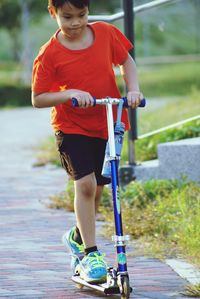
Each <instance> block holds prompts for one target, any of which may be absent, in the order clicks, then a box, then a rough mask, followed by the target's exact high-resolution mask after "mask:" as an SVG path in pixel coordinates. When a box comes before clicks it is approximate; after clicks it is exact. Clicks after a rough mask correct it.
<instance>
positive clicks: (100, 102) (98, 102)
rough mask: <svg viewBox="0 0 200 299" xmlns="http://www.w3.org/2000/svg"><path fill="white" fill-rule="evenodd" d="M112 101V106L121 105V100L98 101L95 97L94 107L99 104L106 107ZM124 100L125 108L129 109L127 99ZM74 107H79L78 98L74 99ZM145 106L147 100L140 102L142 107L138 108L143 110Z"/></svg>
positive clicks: (107, 99)
mask: <svg viewBox="0 0 200 299" xmlns="http://www.w3.org/2000/svg"><path fill="white" fill-rule="evenodd" d="M110 100H111V101H112V104H115V105H117V104H119V101H120V100H121V99H112V98H105V99H96V98H95V97H93V106H96V105H97V104H100V105H105V104H107V103H108V102H109V101H110ZM122 100H123V101H124V104H123V107H124V108H128V107H129V106H128V101H127V98H126V97H123V98H122ZM72 106H73V107H79V103H78V100H77V99H76V98H72ZM145 106H146V99H145V98H144V99H142V100H141V101H140V105H139V106H138V107H140V108H142V107H145Z"/></svg>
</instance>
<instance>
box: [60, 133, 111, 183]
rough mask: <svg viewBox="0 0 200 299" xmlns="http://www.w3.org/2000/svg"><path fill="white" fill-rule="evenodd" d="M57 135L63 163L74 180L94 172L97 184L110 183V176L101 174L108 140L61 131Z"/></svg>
mask: <svg viewBox="0 0 200 299" xmlns="http://www.w3.org/2000/svg"><path fill="white" fill-rule="evenodd" d="M55 136H56V143H57V147H58V150H59V153H60V159H61V164H62V166H63V168H64V169H65V170H66V172H67V173H68V175H69V176H70V177H71V178H72V179H73V180H74V181H76V180H79V179H81V178H83V177H84V176H86V175H88V174H90V173H92V172H94V173H95V176H96V180H97V185H106V184H109V183H110V181H111V180H110V179H109V178H105V177H103V176H102V175H101V170H102V166H103V161H104V155H105V147H106V140H104V139H101V138H95V137H88V136H84V135H79V134H64V133H63V132H61V131H57V132H56V133H55Z"/></svg>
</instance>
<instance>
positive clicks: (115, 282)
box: [72, 97, 146, 299]
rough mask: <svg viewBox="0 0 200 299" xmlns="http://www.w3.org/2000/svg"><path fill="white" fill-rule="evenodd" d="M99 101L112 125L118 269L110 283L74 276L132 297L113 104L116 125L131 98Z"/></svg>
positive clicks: (75, 103) (106, 290) (125, 298)
mask: <svg viewBox="0 0 200 299" xmlns="http://www.w3.org/2000/svg"><path fill="white" fill-rule="evenodd" d="M72 104H73V106H74V107H77V106H78V101H77V100H76V99H72ZM95 105H106V115H107V125H108V144H109V153H110V157H109V162H110V166H111V185H112V200H113V209H114V221H115V233H116V234H115V236H113V237H112V239H113V241H114V242H115V247H116V252H117V264H118V267H117V269H114V268H113V267H110V268H108V274H107V283H104V284H90V283H87V282H85V281H83V280H81V279H80V277H79V275H74V276H73V277H72V280H73V281H74V282H76V284H77V285H78V286H79V287H83V286H87V287H89V288H93V289H96V290H99V291H102V292H104V293H105V294H121V298H122V299H128V298H130V293H131V292H132V288H131V287H130V283H129V276H128V271H127V258H126V249H125V248H126V242H127V241H128V239H129V238H128V236H124V235H123V227H122V215H121V205H120V195H119V178H118V166H119V158H120V157H119V156H117V155H116V148H115V134H114V121H113V111H112V105H118V115H117V122H116V124H115V126H116V125H117V124H119V123H121V114H122V108H123V107H128V103H127V99H126V98H122V99H115V98H109V97H107V98H104V99H98V100H97V99H95V98H94V106H95ZM145 105H146V101H145V99H143V100H142V101H141V103H140V105H139V107H144V106H145Z"/></svg>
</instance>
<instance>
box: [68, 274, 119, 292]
mask: <svg viewBox="0 0 200 299" xmlns="http://www.w3.org/2000/svg"><path fill="white" fill-rule="evenodd" d="M72 281H73V282H75V283H76V284H77V285H79V286H80V287H83V286H85V287H88V288H90V289H93V290H97V291H100V292H102V293H104V294H106V295H112V294H120V290H119V288H118V287H113V286H109V285H108V284H107V283H102V284H92V283H89V282H87V281H85V280H84V279H82V278H80V275H79V274H78V275H76V274H75V275H73V276H72Z"/></svg>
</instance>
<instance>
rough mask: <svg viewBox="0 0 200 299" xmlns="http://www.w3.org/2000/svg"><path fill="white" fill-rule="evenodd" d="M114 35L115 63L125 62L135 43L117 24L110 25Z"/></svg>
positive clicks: (113, 52)
mask: <svg viewBox="0 0 200 299" xmlns="http://www.w3.org/2000/svg"><path fill="white" fill-rule="evenodd" d="M110 30H111V35H112V57H113V63H114V65H117V64H120V65H121V64H123V63H124V61H125V60H126V58H127V56H128V51H129V50H130V49H132V48H133V44H132V43H131V42H130V41H129V40H128V39H127V37H126V36H125V35H124V34H123V33H122V32H121V31H120V30H119V29H117V28H116V27H115V26H113V25H110Z"/></svg>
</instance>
